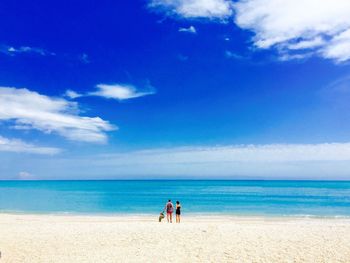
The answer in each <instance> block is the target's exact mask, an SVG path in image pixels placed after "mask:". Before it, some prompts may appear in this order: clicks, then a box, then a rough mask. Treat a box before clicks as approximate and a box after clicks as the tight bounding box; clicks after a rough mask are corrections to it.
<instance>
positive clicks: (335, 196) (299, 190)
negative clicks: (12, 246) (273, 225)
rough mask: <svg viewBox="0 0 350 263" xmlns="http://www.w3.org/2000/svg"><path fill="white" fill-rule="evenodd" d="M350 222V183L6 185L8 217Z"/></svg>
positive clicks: (2, 193)
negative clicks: (173, 204)
mask: <svg viewBox="0 0 350 263" xmlns="http://www.w3.org/2000/svg"><path fill="white" fill-rule="evenodd" d="M169 198H170V199H172V200H173V201H176V200H180V201H181V203H182V207H183V209H182V212H183V214H184V215H186V214H194V213H196V214H197V213H198V214H203V215H204V214H205V215H209V214H219V215H220V214H232V215H248V216H254V215H263V216H325V217H338V216H339V217H341V216H344V217H349V216H350V181H244V180H239V181H234V180H232V181H226V180H225V181H216V180H154V181H151V180H150V181H143V180H140V181H138V180H132V181H124V180H115V181H113V180H111V181H0V212H2V213H72V214H80V213H83V214H155V215H158V213H159V212H160V211H161V210H162V209H163V207H164V205H165V203H166V201H167V200H168V199H169Z"/></svg>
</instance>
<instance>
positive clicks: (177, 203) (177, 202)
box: [175, 201, 181, 223]
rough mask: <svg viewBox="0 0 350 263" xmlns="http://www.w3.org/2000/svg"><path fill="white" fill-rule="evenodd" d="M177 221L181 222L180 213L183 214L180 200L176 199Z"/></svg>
mask: <svg viewBox="0 0 350 263" xmlns="http://www.w3.org/2000/svg"><path fill="white" fill-rule="evenodd" d="M175 214H176V223H180V215H181V205H180V202H179V201H176V212H175Z"/></svg>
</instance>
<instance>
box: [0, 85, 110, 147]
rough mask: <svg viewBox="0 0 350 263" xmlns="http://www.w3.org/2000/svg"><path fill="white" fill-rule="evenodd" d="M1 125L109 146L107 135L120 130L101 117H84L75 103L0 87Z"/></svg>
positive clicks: (27, 91) (26, 90) (22, 90)
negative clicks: (5, 122)
mask: <svg viewBox="0 0 350 263" xmlns="http://www.w3.org/2000/svg"><path fill="white" fill-rule="evenodd" d="M0 121H14V126H13V128H14V129H37V130H40V131H43V132H45V133H51V132H53V133H57V134H59V135H61V136H63V137H66V138H68V139H70V140H75V141H85V142H105V141H106V140H107V135H106V132H107V131H111V130H114V129H116V127H114V126H113V125H111V124H110V123H109V122H108V121H104V120H102V119H101V118H99V117H94V118H91V117H85V116H80V115H79V108H78V104H77V103H75V102H70V101H67V100H64V99H62V98H52V97H48V96H45V95H41V94H39V93H37V92H34V91H30V90H28V89H17V88H12V87H0Z"/></svg>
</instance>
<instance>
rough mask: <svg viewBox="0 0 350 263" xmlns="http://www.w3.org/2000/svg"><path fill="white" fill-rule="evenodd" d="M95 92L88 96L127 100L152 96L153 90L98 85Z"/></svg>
mask: <svg viewBox="0 0 350 263" xmlns="http://www.w3.org/2000/svg"><path fill="white" fill-rule="evenodd" d="M96 88H97V90H96V91H94V92H90V93H88V94H89V95H90V96H99V97H104V98H107V99H117V100H127V99H132V98H138V97H143V96H146V95H151V94H154V93H155V92H154V90H153V88H149V90H147V91H138V90H137V89H136V87H134V86H132V85H128V84H98V85H96Z"/></svg>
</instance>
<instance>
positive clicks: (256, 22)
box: [149, 0, 350, 63]
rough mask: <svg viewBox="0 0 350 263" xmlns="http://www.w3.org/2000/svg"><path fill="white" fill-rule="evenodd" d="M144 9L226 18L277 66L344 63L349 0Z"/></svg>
mask: <svg viewBox="0 0 350 263" xmlns="http://www.w3.org/2000/svg"><path fill="white" fill-rule="evenodd" d="M149 6H150V7H151V8H155V9H156V10H158V11H161V12H163V13H165V14H166V15H170V16H174V15H176V16H178V17H180V18H184V19H193V18H204V19H209V20H212V19H215V21H219V22H225V21H227V20H228V19H229V18H232V19H234V21H235V23H236V24H237V26H239V27H240V28H242V29H245V30H249V31H252V32H253V33H254V37H253V43H254V45H255V47H257V48H259V49H271V48H273V49H276V50H277V52H278V53H279V54H280V57H281V60H289V59H304V58H308V57H310V56H320V57H323V58H327V59H332V60H334V61H335V62H337V63H338V62H344V61H348V60H350V15H349V14H350V1H349V0H321V1H320V0H294V1H291V0H238V1H231V0H227V1H226V0H151V1H150V4H149Z"/></svg>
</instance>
